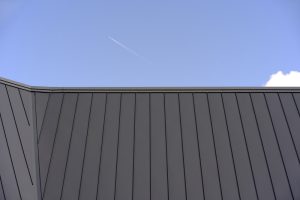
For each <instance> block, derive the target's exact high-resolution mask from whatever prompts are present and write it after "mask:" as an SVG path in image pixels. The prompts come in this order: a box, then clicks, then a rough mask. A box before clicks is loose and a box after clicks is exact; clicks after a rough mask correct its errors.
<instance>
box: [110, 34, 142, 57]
mask: <svg viewBox="0 0 300 200" xmlns="http://www.w3.org/2000/svg"><path fill="white" fill-rule="evenodd" d="M108 39H110V40H111V41H113V42H114V43H115V44H117V45H118V46H120V47H121V48H123V49H125V50H126V51H128V52H129V53H131V54H133V55H135V56H138V57H140V55H139V54H138V53H137V52H136V51H134V50H132V49H131V48H129V47H127V46H126V45H125V44H123V43H121V42H119V41H118V40H116V39H114V38H113V37H111V36H108Z"/></svg>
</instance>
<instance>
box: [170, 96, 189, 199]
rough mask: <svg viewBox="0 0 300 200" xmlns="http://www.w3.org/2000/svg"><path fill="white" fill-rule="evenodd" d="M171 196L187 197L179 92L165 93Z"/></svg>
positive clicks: (172, 197)
mask: <svg viewBox="0 0 300 200" xmlns="http://www.w3.org/2000/svg"><path fill="white" fill-rule="evenodd" d="M165 112H166V113H165V114H166V115H165V117H166V133H167V138H166V141H167V158H168V159H167V161H168V179H169V198H170V199H174V200H176V199H178V200H183V199H187V197H186V181H185V166H184V155H183V148H182V146H183V145H182V133H181V123H180V113H179V101H178V94H165Z"/></svg>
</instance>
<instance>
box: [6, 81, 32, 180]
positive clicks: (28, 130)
mask: <svg viewBox="0 0 300 200" xmlns="http://www.w3.org/2000/svg"><path fill="white" fill-rule="evenodd" d="M7 91H8V95H9V100H10V102H11V107H12V111H13V115H14V119H15V121H16V128H17V131H18V132H19V135H20V138H21V143H22V148H23V150H24V154H25V159H26V162H27V166H28V174H29V178H30V182H31V184H32V185H34V184H35V183H36V173H35V172H36V169H35V167H36V166H35V150H34V137H33V134H34V133H33V127H32V126H30V123H28V122H29V121H28V116H27V115H29V114H26V113H27V112H28V113H29V112H30V113H31V112H32V108H31V106H30V108H29V109H28V111H26V110H25V108H24V104H23V100H22V99H21V96H20V90H19V89H16V88H12V87H9V86H8V87H7ZM28 106H29V105H28Z"/></svg>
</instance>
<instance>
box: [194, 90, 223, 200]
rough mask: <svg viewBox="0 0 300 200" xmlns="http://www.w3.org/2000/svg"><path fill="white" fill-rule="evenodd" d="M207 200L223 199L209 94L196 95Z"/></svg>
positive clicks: (199, 139)
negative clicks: (209, 107) (209, 106)
mask: <svg viewBox="0 0 300 200" xmlns="http://www.w3.org/2000/svg"><path fill="white" fill-rule="evenodd" d="M194 102H195V112H196V116H195V117H196V121H197V123H196V126H197V130H198V141H199V146H200V158H201V163H202V169H203V185H204V196H205V199H215V200H219V199H222V196H221V183H220V181H219V180H220V177H219V170H218V166H217V159H216V150H215V147H214V145H215V144H214V140H213V136H212V127H211V120H210V112H209V109H208V101H207V94H200V93H199V94H198V93H197V94H194Z"/></svg>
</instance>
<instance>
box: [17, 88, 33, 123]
mask: <svg viewBox="0 0 300 200" xmlns="http://www.w3.org/2000/svg"><path fill="white" fill-rule="evenodd" d="M18 93H19V96H20V99H21V102H22V106H23V109H24V112H25V115H26V120H27V122H28V125H31V124H32V120H33V115H32V114H33V113H32V111H33V108H32V103H33V101H32V93H31V92H28V91H26V90H22V89H18Z"/></svg>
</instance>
